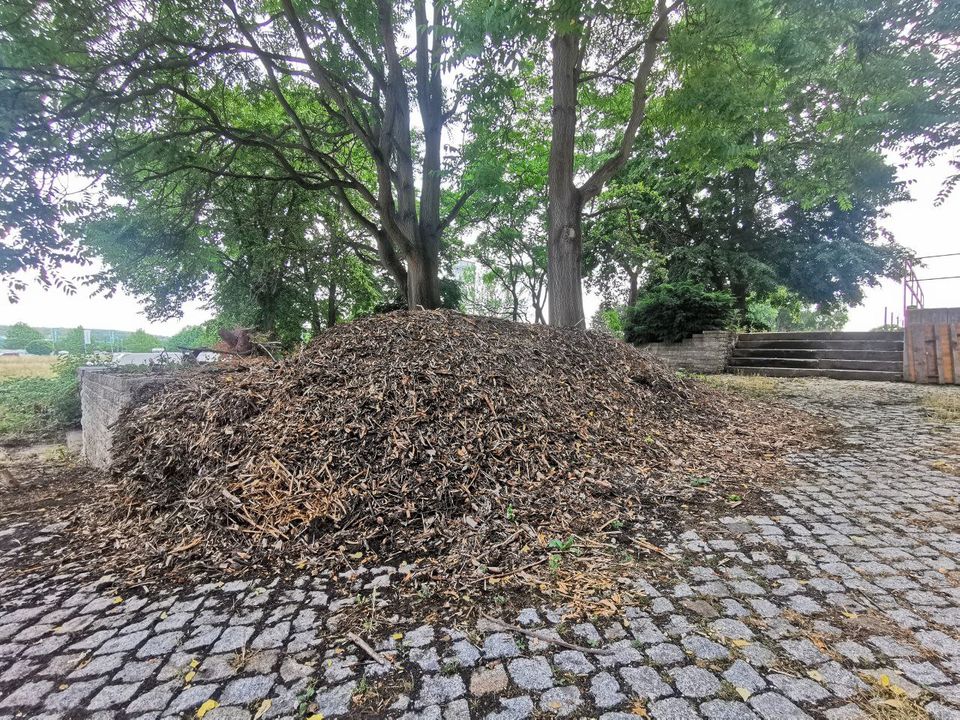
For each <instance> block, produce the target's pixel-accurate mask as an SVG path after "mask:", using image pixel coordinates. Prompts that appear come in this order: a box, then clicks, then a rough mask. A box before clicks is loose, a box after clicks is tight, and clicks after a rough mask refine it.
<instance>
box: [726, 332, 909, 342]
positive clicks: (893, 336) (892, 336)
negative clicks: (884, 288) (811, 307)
mask: <svg viewBox="0 0 960 720" xmlns="http://www.w3.org/2000/svg"><path fill="white" fill-rule="evenodd" d="M739 338H740V339H741V340H765V341H766V340H859V341H864V340H900V341H902V340H903V331H902V330H884V331H880V332H873V331H870V332H831V331H828V330H816V331H811V332H755V333H741V334H740V335H739Z"/></svg>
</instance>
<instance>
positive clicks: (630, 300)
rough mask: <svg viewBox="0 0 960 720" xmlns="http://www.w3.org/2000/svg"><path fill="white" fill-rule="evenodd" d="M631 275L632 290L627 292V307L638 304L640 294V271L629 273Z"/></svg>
mask: <svg viewBox="0 0 960 720" xmlns="http://www.w3.org/2000/svg"><path fill="white" fill-rule="evenodd" d="M628 275H629V276H630V290H629V292H628V293H627V307H633V306H634V305H636V304H637V296H638V295H639V294H640V289H639V287H638V283H637V281H638V276H639V275H640V273H637V272H631V273H628Z"/></svg>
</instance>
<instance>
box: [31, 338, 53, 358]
mask: <svg viewBox="0 0 960 720" xmlns="http://www.w3.org/2000/svg"><path fill="white" fill-rule="evenodd" d="M24 349H25V350H26V351H27V352H28V353H30V354H31V355H49V354H50V353H52V352H53V343H52V342H50V341H49V340H31V341H30V342H28V343H27V346H26V347H25V348H24Z"/></svg>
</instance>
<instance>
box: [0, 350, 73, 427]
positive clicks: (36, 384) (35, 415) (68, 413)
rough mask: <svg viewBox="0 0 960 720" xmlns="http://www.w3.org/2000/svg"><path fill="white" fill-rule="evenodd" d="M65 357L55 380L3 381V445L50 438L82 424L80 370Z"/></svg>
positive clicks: (0, 424)
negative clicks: (78, 378)
mask: <svg viewBox="0 0 960 720" xmlns="http://www.w3.org/2000/svg"><path fill="white" fill-rule="evenodd" d="M80 364H82V359H80V358H70V357H64V358H61V359H60V360H58V361H57V362H56V364H55V372H54V375H53V377H20V378H11V379H9V380H4V381H2V382H0V442H17V441H26V440H31V439H41V438H45V437H49V436H51V435H54V434H56V433H58V432H62V431H63V430H65V429H67V428H71V427H75V426H76V425H77V424H78V423H79V422H80V390H79V384H78V382H77V367H79V365H80Z"/></svg>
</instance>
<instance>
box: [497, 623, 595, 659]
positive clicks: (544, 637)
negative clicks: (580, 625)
mask: <svg viewBox="0 0 960 720" xmlns="http://www.w3.org/2000/svg"><path fill="white" fill-rule="evenodd" d="M480 617H482V618H483V619H484V620H486V621H487V622H492V623H493V624H494V625H499V626H500V627H501V628H503V629H504V630H509V631H511V632H517V633H520V634H521V635H527V636H528V637H532V638H536V639H537V640H543V642H548V643H553V644H554V645H559V646H560V647H565V648H567V649H568V650H579V651H580V652H585V653H593V654H594V655H613V650H610V649H609V648H592V647H587V646H586V645H577V644H576V643H569V642H567V641H566V640H560V639H558V638H554V637H550V636H549V635H545V634H544V633H539V632H537V631H536V630H527V629H526V628H522V627H520V626H519V625H511V624H510V623H505V622H504V621H503V620H497V618H493V617H490V616H489V615H487V614H485V613H480Z"/></svg>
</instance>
